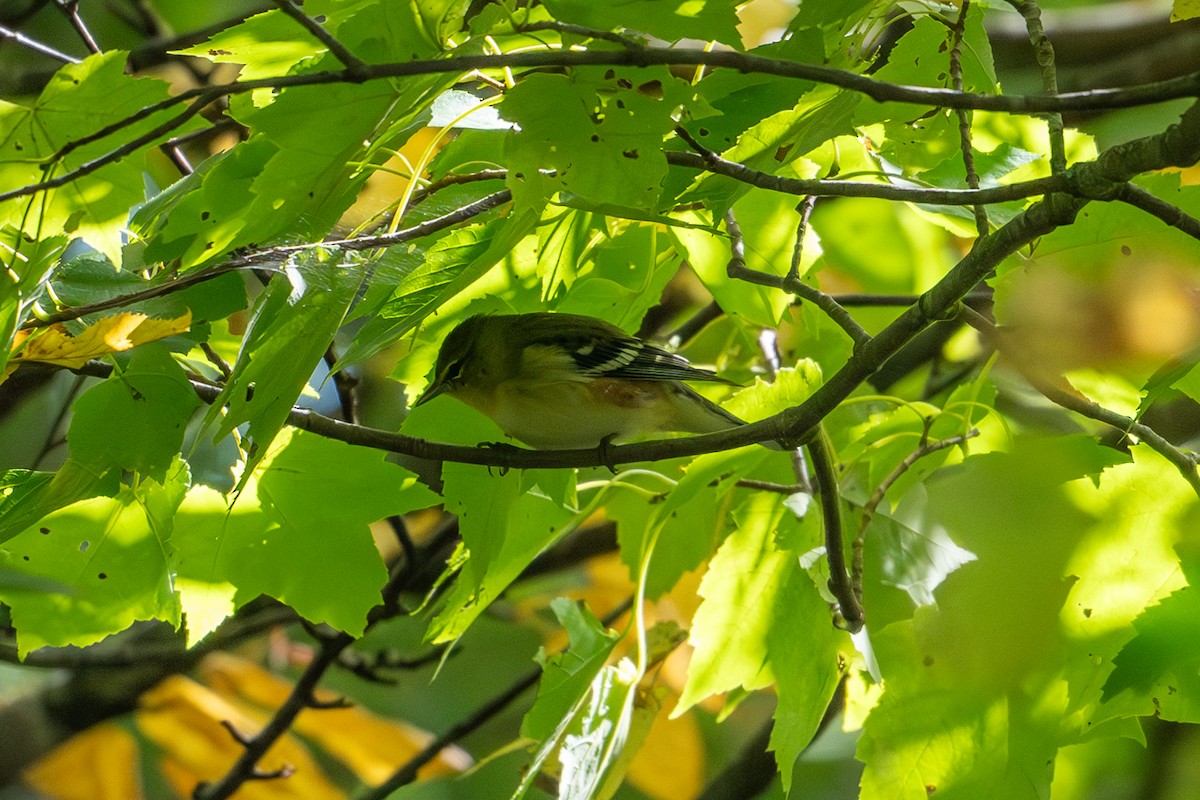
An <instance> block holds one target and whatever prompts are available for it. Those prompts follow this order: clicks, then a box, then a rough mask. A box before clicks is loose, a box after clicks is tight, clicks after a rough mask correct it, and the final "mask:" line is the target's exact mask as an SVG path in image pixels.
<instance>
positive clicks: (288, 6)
mask: <svg viewBox="0 0 1200 800" xmlns="http://www.w3.org/2000/svg"><path fill="white" fill-rule="evenodd" d="M272 2H274V3H275V5H276V6H278V7H279V10H280V11H282V12H283V13H284V14H287V15H288V16H289V17H291V18H292V19H294V20H296V22H298V23H300V25H301V26H302V27H303V28H304V29H305V30H306V31H308V32H309V33H311V34H312V35H313V37H314V38H315V39H316V40H317V41H318V42H320V43H321V44H323V45H325V46H326V47H328V48H329V52H331V53H333V55H334V57H335V58H337V60H338V61H340V62H342V64H343V65H344V66H345V67H346V69H347V70H348V71H350V72H359V73H361V74H362V75H363V79H364V80H365V79H366V77H367V69H368V68H367V64H366V62H364V61H363V60H362V59H360V58H359V57H358V56H356V55H354V53H351V52H350V50H349V48H347V47H346V45H344V44H342V43H341V42H339V41H338V39H337V37H336V36H334V35H333V34H332V33H330V32H329V31H327V30H325V28H324V27H323V26H322V25H321V23H319V22H317V21H316V20H315V19H313V18H312V17H310V16H309V15H308V14H305V13H304V9H302V8H300V7H299V6H298V5H296V4H295V3H293V2H292V0H272Z"/></svg>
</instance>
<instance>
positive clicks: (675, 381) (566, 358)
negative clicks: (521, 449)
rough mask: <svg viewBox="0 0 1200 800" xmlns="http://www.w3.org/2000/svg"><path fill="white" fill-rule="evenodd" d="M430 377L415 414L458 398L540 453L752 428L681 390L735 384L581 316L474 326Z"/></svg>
mask: <svg viewBox="0 0 1200 800" xmlns="http://www.w3.org/2000/svg"><path fill="white" fill-rule="evenodd" d="M433 375H434V377H433V380H432V382H431V383H430V384H429V387H428V388H427V389H426V390H425V391H424V393H423V394H422V395H421V396H420V398H419V399H418V400H417V401H416V403H414V404H413V407H414V408H416V407H417V406H420V405H423V404H425V403H428V402H429V401H430V400H432V399H434V398H435V397H440V396H442V395H447V396H449V397H453V398H455V399H456V400H459V401H461V402H463V403H466V404H467V405H468V406H471V407H472V408H474V409H476V410H478V411H480V412H482V413H483V414H484V415H486V416H488V417H490V418H491V419H492V420H493V421H494V422H495V423H496V424H497V425H499V426H500V429H501V430H503V431H504V432H505V433H506V434H507V435H508V436H511V437H512V438H514V439H517V440H519V441H521V442H523V443H525V444H526V445H529V446H530V447H533V448H535V449H539V450H570V449H582V448H592V447H604V446H606V445H607V444H608V443H609V442H612V441H615V440H622V439H627V438H629V437H636V436H643V435H646V434H652V433H659V432H672V431H673V432H686V433H713V432H716V431H722V430H727V429H729V428H736V427H739V426H742V425H745V424H746V422H745V421H744V420H742V419H740V418H738V417H736V416H734V415H733V414H731V413H729V412H728V411H726V410H725V409H723V408H721V407H720V406H719V405H717V404H716V403H714V402H712V401H711V400H708V399H707V398H705V397H703V396H702V395H700V394H699V393H697V392H696V391H695V390H694V389H692V388H691V387H689V386H688V385H687V384H686V383H684V381H710V382H718V383H727V384H732V381H727V380H725V379H724V378H722V377H720V376H719V375H717V373H715V372H712V371H710V370H706V369H700V368H698V367H693V366H692V365H691V364H690V363H688V361H687V359H685V358H684V357H683V356H680V355H678V354H676V353H672V352H670V351H668V350H664V349H662V348H661V347H657V346H655V345H653V344H650V343H649V342H646V341H643V340H641V339H639V338H637V337H635V336H631V335H629V334H628V333H626V332H625V331H623V330H621V329H620V328H618V327H617V326H616V325H613V324H612V323H609V322H606V321H605V320H602V319H597V318H595V317H587V316H582V315H579V314H566V313H554V312H535V313H530V314H479V315H475V316H472V317H469V318H467V319H465V320H463V321H462V322H460V323H459V324H458V325H457V326H456V327H455V328H454V330H452V331H450V333H449V334H447V336H446V338H445V339H444V340H443V341H442V345H441V349H440V350H439V352H438V356H437V361H436V363H435V366H434V371H433Z"/></svg>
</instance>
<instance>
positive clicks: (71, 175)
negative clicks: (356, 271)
mask: <svg viewBox="0 0 1200 800" xmlns="http://www.w3.org/2000/svg"><path fill="white" fill-rule="evenodd" d="M581 66H628V67H649V66H708V67H723V68H728V69H734V70H738V71H740V72H749V73H761V74H767V75H777V76H780V77H786V78H796V79H800V80H807V81H814V82H817V83H823V84H828V85H831V86H838V87H840V88H843V89H846V90H848V91H853V92H858V93H860V94H863V95H865V96H867V97H870V98H871V99H873V100H876V101H878V102H899V103H913V104H918V105H928V106H933V107H940V108H966V109H974V110H985V111H1007V112H1010V113H1014V114H1036V113H1042V112H1047V111H1055V112H1058V111H1093V110H1104V109H1114V108H1128V107H1133V106H1140V105H1147V104H1151V103H1160V102H1164V101H1167V100H1175V99H1178V98H1182V97H1195V96H1197V95H1198V94H1200V72H1194V73H1190V74H1188V75H1184V76H1181V77H1179V78H1173V79H1170V80H1165V81H1159V82H1156V83H1151V84H1143V85H1140V86H1132V87H1127V88H1123V89H1096V90H1092V91H1085V92H1070V93H1064V94H1059V95H1056V96H1053V97H1046V96H1038V95H992V94H973V93H963V92H956V91H954V90H953V89H945V88H940V87H918V86H903V85H899V84H890V83H884V82H882V81H877V80H875V79H873V78H870V77H867V76H865V75H860V74H858V73H855V72H849V71H846V70H838V69H833V68H831V67H823V66H817V65H813V64H804V63H797V62H793V61H784V60H780V59H773V58H766V57H763V56H757V55H752V54H749V53H739V52H735V51H703V50H686V49H673V48H658V47H648V48H639V49H634V50H623V51H614V50H603V51H593V50H550V51H524V52H515V53H505V54H501V55H474V56H454V57H451V58H445V59H436V60H418V61H404V62H393V63H385V64H371V65H367V66H365V67H363V68H361V69H359V68H349V67H348V68H346V69H344V70H335V71H330V72H320V73H308V74H298V75H283V76H277V77H269V78H259V79H256V80H246V81H235V82H233V83H227V84H219V85H213V86H209V87H203V88H197V89H192V90H188V91H185V92H181V93H180V94H178V95H175V96H173V97H170V98H167V99H166V100H162V101H159V102H158V103H153V104H151V105H149V106H146V107H144V108H142V109H140V110H138V111H137V112H135V113H134V114H131V115H129V116H128V117H126V118H125V119H123V120H120V121H117V122H114V123H112V124H110V125H107V126H105V127H103V128H101V129H100V130H97V131H93V132H92V133H89V134H85V135H83V136H81V137H80V138H78V139H75V140H73V141H72V142H70V143H69V144H67V145H65V146H64V147H62V148H60V149H59V150H58V152H57V153H55V154H54V155H53V156H51V157H49V158H47V159H46V162H47V163H54V162H57V161H60V160H61V159H62V158H63V157H64V156H65V155H66V154H67V153H69V152H71V151H73V150H75V149H77V148H79V147H81V146H82V145H84V144H89V143H91V142H94V141H97V140H99V139H103V138H106V137H108V136H111V135H112V134H114V133H116V132H118V131H120V130H123V129H124V128H126V127H128V126H129V125H132V124H134V123H136V122H138V121H140V120H142V119H145V118H146V117H148V116H151V115H153V114H155V113H157V112H159V111H162V110H165V109H167V108H170V107H172V106H174V105H177V104H180V103H187V102H189V101H195V102H193V103H192V105H190V106H189V109H188V111H186V112H183V113H181V114H179V115H177V116H175V117H173V118H172V119H171V120H168V121H167V122H165V123H163V124H162V125H159V126H157V127H155V128H154V129H153V130H151V131H149V132H148V133H146V134H143V135H141V136H138V137H136V138H134V139H132V140H130V141H129V142H127V143H125V144H124V145H122V146H121V147H118V148H115V149H114V150H111V151H109V152H108V153H105V154H104V155H101V156H98V157H96V158H95V159H93V160H92V161H89V162H87V163H86V164H83V165H81V166H80V167H78V168H76V169H74V170H72V171H70V172H67V173H64V174H63V175H61V176H59V177H58V178H55V179H52V180H48V181H41V182H39V183H35V184H29V185H26V186H23V187H20V188H17V189H12V190H10V191H7V192H2V193H0V202H3V201H5V200H11V199H14V198H16V197H25V196H28V195H31V194H36V193H37V192H41V191H45V190H47V189H53V188H57V187H59V186H63V185H66V184H67V183H70V182H71V181H74V180H76V179H78V178H80V177H82V176H84V175H88V174H90V173H92V172H95V171H96V170H97V169H100V168H101V167H103V166H105V165H107V164H110V163H113V162H115V161H118V160H120V159H121V158H124V157H125V156H127V155H130V154H131V153H133V152H136V151H137V150H138V149H140V148H141V147H144V146H146V145H148V144H151V143H153V142H155V141H156V140H157V139H158V138H159V137H161V136H163V135H165V134H166V133H169V132H170V131H172V130H174V129H175V128H177V127H179V126H180V125H182V124H183V123H184V122H186V121H187V120H188V119H190V118H191V117H193V116H195V114H197V113H198V112H199V111H200V109H201V108H203V107H204V106H206V105H208V104H209V103H211V102H213V101H214V100H216V99H218V98H221V97H226V96H229V95H234V94H244V93H246V92H252V91H256V90H258V89H287V88H291V87H296V86H317V85H327V84H334V83H362V82H364V81H367V80H381V79H387V78H402V77H410V76H414V75H431V74H445V73H463V74H466V73H469V72H473V71H476V70H489V69H504V68H542V67H581ZM981 191H982V190H981ZM975 202H982V201H978V200H977V201H975Z"/></svg>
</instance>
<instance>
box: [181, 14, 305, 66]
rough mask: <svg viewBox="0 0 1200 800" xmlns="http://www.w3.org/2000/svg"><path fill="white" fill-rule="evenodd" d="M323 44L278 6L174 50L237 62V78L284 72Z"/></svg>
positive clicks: (216, 61)
mask: <svg viewBox="0 0 1200 800" xmlns="http://www.w3.org/2000/svg"><path fill="white" fill-rule="evenodd" d="M324 51H325V46H324V45H322V44H321V43H320V42H318V41H317V40H316V39H315V38H314V37H313V36H312V35H311V34H310V33H308V32H307V31H305V30H304V29H303V28H302V27H301V26H299V25H297V24H296V21H295V20H294V19H292V18H291V17H289V16H287V15H286V14H284V13H283V12H282V11H279V10H278V9H272V10H270V11H264V12H263V13H261V14H255V15H254V16H252V17H247V18H246V19H245V20H243V21H242V22H240V23H238V24H237V25H232V26H230V27H228V28H225V29H224V30H221V31H218V32H217V33H216V34H214V35H213V36H210V37H209V38H208V40H207V41H205V42H202V43H201V44H197V45H193V46H192V47H187V48H184V49H182V50H175V51H173V52H174V53H178V54H179V55H185V56H195V57H197V58H206V59H208V60H209V61H211V62H212V63H214V64H241V65H242V68H241V70H240V71H239V73H238V76H239V78H240V79H241V80H244V81H248V80H255V79H256V78H266V77H270V76H275V75H285V74H287V72H288V70H289V69H290V68H291V67H293V66H294V65H296V64H297V63H299V62H300V61H303V60H304V59H306V58H312V57H313V56H316V55H317V54H319V53H322V52H324Z"/></svg>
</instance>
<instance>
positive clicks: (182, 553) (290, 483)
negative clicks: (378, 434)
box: [172, 428, 437, 635]
mask: <svg viewBox="0 0 1200 800" xmlns="http://www.w3.org/2000/svg"><path fill="white" fill-rule="evenodd" d="M244 482H245V489H244V490H242V491H241V493H240V494H238V495H237V496H236V497H235V498H234V500H233V502H232V503H230V502H229V501H227V500H226V499H224V497H223V496H222V495H220V494H219V493H217V492H215V491H213V490H211V489H209V488H207V487H196V488H193V489H192V490H191V491H190V492H188V495H187V497H186V498H185V499H184V501H183V505H182V507H181V509H180V514H179V516H178V518H177V521H176V527H175V535H174V537H173V538H172V545H173V546H174V547H175V548H176V549H177V551H178V561H179V573H180V575H181V576H182V577H185V578H187V579H188V580H189V581H191V582H192V583H191V586H190V587H188V591H190V592H192V596H191V597H190V598H186V602H192V603H195V606H194V607H196V608H199V609H204V608H206V604H207V603H208V602H209V601H211V599H212V598H211V596H210V595H212V594H216V595H217V596H218V597H220V596H221V591H222V586H223V585H226V584H227V585H228V586H232V587H235V588H236V592H237V593H236V604H237V605H241V604H244V603H246V602H248V601H250V600H253V599H254V598H255V597H257V596H259V595H260V594H266V595H269V596H271V597H275V598H277V599H279V600H281V601H283V602H285V603H287V604H288V605H290V606H292V607H293V608H295V609H296V611H297V612H299V613H300V614H301V615H303V616H304V617H305V618H306V619H309V620H311V621H313V622H327V623H329V624H330V625H333V626H334V627H336V628H338V629H340V630H344V631H347V632H349V633H353V634H355V635H357V634H361V633H362V631H363V629H364V627H365V624H366V615H367V612H368V611H370V609H371V608H372V607H373V606H374V605H375V604H377V603H378V602H379V590H380V588H381V587H382V586H383V584H384V582H385V580H386V579H387V572H386V570H385V569H384V565H383V561H382V559H381V558H380V556H379V553H378V551H377V550H376V549H375V545H374V541H373V539H372V538H371V533H370V529H369V524H370V523H371V522H375V521H376V520H379V519H383V518H384V517H387V516H389V515H391V514H403V513H406V512H408V511H412V510H415V509H418V508H425V507H428V506H431V505H433V504H435V503H436V502H437V497H436V496H435V495H434V494H433V493H432V492H430V491H429V490H428V489H426V488H425V487H424V486H423V485H421V484H420V483H418V482H417V479H416V477H415V476H413V475H412V474H411V473H409V472H408V471H407V470H405V469H403V468H401V467H398V466H395V465H393V464H389V463H387V462H385V461H384V460H383V456H382V454H381V453H379V452H377V451H372V450H369V449H366V448H361V447H353V446H351V445H347V444H343V443H341V442H337V441H333V440H329V439H324V438H322V437H319V436H316V435H314V434H309V433H305V432H302V431H297V430H294V429H290V428H289V429H286V430H285V431H284V432H282V433H281V434H280V435H279V436H278V437H276V439H275V442H274V443H273V444H272V446H271V448H270V451H269V452H268V453H267V454H266V456H265V457H264V458H263V460H262V462H261V463H260V464H259V466H258V468H257V469H256V470H255V471H254V474H253V475H252V476H251V477H249V478H247V479H246V480H245V481H244Z"/></svg>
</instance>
